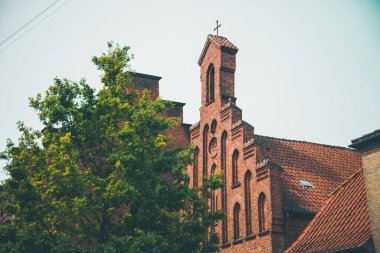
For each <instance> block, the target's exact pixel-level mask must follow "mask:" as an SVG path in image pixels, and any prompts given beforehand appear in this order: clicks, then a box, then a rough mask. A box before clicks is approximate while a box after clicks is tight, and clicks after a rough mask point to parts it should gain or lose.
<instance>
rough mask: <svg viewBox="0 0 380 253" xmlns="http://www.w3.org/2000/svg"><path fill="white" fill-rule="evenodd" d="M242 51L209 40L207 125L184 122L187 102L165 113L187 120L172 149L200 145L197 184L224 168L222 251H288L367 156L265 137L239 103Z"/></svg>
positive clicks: (219, 204) (175, 132)
mask: <svg viewBox="0 0 380 253" xmlns="http://www.w3.org/2000/svg"><path fill="white" fill-rule="evenodd" d="M237 52H238V48H237V47H236V46H235V45H233V44H232V43H231V42H230V41H229V40H228V39H226V38H224V37H220V36H213V35H209V36H208V37H207V40H206V43H205V45H204V48H203V50H202V52H201V56H200V59H199V61H198V64H199V66H200V77H201V97H202V99H201V101H202V102H201V107H200V120H199V122H198V123H195V124H193V125H192V126H189V125H187V124H184V123H183V105H184V104H182V103H178V102H174V105H175V106H174V108H172V109H170V110H169V111H167V112H166V113H165V115H166V116H170V117H173V116H174V117H178V118H179V121H180V122H179V125H178V126H177V127H175V128H172V129H170V130H168V132H167V134H168V135H170V136H172V140H171V142H170V143H169V147H176V146H188V145H189V144H192V145H193V146H194V147H195V150H196V152H195V156H194V159H195V161H194V166H193V167H190V168H189V171H188V173H189V177H190V186H199V185H201V183H202V177H203V176H205V175H210V174H212V173H217V172H219V171H221V170H223V171H224V181H225V187H224V188H223V189H220V190H217V191H216V192H215V193H214V194H213V195H214V196H213V200H212V201H211V206H210V208H212V209H216V210H220V209H224V210H225V212H226V214H227V216H226V218H225V219H224V220H223V221H220V222H219V223H218V224H217V226H216V227H215V228H214V229H215V232H216V233H218V235H219V238H220V252H222V253H227V252H234V253H235V252H242V253H243V252H244V253H245V252H284V250H285V249H286V248H288V247H289V246H290V245H291V244H292V243H293V242H294V241H296V239H297V238H298V236H299V235H300V234H301V232H302V231H303V230H304V229H305V227H307V226H308V224H309V222H310V221H311V220H312V219H313V217H314V215H315V213H316V212H317V211H318V210H319V209H320V207H321V206H322V203H323V201H325V200H326V198H327V197H328V194H330V193H331V192H332V191H333V190H334V189H335V188H336V187H338V186H339V184H340V183H342V182H344V181H345V180H346V179H347V178H349V176H351V175H352V174H353V173H354V172H355V171H356V170H358V169H359V168H360V167H361V157H360V154H359V152H356V151H354V150H352V149H348V148H342V147H335V146H329V145H323V144H315V143H310V142H304V141H294V140H286V139H279V138H273V137H267V136H261V135H257V134H256V133H255V129H254V127H253V126H252V125H251V124H249V123H247V122H245V121H244V120H242V119H243V113H242V110H241V109H240V108H239V107H238V106H237V104H236V98H235V70H236V54H237ZM135 78H137V79H136V80H137V81H136V83H138V85H139V86H140V87H142V88H146V89H150V90H152V97H154V98H155V97H157V96H159V86H158V80H159V77H155V76H149V75H144V74H135ZM142 88H138V89H142ZM194 177H196V178H194ZM303 181H305V182H307V183H310V187H308V186H305V185H302V184H301V182H303ZM237 228H238V229H237Z"/></svg>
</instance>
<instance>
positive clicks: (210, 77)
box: [189, 35, 256, 252]
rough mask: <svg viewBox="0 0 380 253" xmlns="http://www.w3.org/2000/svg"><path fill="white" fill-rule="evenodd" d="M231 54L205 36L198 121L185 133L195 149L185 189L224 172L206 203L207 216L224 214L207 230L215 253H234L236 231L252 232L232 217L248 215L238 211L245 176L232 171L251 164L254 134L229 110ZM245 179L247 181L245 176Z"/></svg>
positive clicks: (221, 40)
mask: <svg viewBox="0 0 380 253" xmlns="http://www.w3.org/2000/svg"><path fill="white" fill-rule="evenodd" d="M237 52H238V48H237V47H236V46H235V45H234V44H232V43H231V42H230V41H229V40H228V39H227V38H225V37H221V36H215V35H208V36H207V39H206V43H205V45H204V47H203V50H202V52H201V55H200V58H199V61H198V64H199V66H200V72H201V75H200V77H201V78H200V79H201V91H202V92H201V93H202V94H201V95H202V103H201V107H200V121H199V122H198V123H196V124H194V125H192V126H191V127H190V135H191V143H192V145H194V147H195V152H194V163H193V166H192V168H191V169H190V170H189V176H190V183H191V185H192V186H194V187H198V186H200V185H201V184H202V178H203V177H204V176H208V175H212V174H215V173H218V172H220V171H223V172H224V173H223V180H224V183H225V186H224V187H223V188H222V189H220V190H216V191H215V192H213V193H212V199H211V201H210V202H211V203H210V210H211V211H217V210H221V209H222V210H224V212H225V213H226V217H225V218H224V219H223V220H222V221H220V222H218V224H216V225H215V226H212V227H211V228H210V232H212V233H214V232H215V233H217V234H218V235H219V238H220V247H221V249H222V251H221V252H234V251H235V250H236V247H233V246H232V245H234V243H236V244H238V243H240V242H243V241H242V240H243V239H242V238H240V237H241V236H242V235H243V234H242V232H240V231H243V230H247V231H248V234H249V235H250V234H251V232H250V231H251V230H252V229H253V228H254V227H253V226H252V227H251V223H250V222H249V225H248V227H247V226H246V224H245V222H243V220H241V221H239V217H240V216H239V215H238V214H240V213H243V212H244V211H245V210H247V213H249V215H250V213H251V211H250V207H249V208H248V207H247V208H244V205H245V204H244V198H245V197H244V194H243V191H242V189H243V188H244V185H243V182H244V180H245V178H247V175H246V174H247V171H246V169H238V168H239V166H240V167H241V168H247V166H246V165H245V163H246V162H248V163H250V164H256V156H254V155H253V152H254V150H253V135H254V128H253V126H251V125H249V124H248V123H246V122H244V121H242V111H241V109H240V108H238V107H237V106H236V104H235V101H236V98H235V70H236V53H237ZM239 154H240V155H239ZM248 177H249V179H250V178H251V173H250V172H249V175H248ZM246 181H247V180H246ZM249 199H251V197H249ZM252 199H253V197H252ZM234 224H235V225H234ZM237 224H239V225H237ZM247 224H248V223H247ZM237 226H240V229H237ZM246 228H247V229H246ZM239 246H241V245H239Z"/></svg>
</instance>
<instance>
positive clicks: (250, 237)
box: [245, 234, 256, 241]
mask: <svg viewBox="0 0 380 253" xmlns="http://www.w3.org/2000/svg"><path fill="white" fill-rule="evenodd" d="M253 239H256V235H255V234H252V235H249V236H247V237H246V238H245V240H246V241H249V240H253Z"/></svg>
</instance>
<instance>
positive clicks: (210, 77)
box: [198, 34, 238, 107]
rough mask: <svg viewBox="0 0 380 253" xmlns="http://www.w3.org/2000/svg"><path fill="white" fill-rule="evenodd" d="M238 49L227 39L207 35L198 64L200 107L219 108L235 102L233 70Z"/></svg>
mask: <svg viewBox="0 0 380 253" xmlns="http://www.w3.org/2000/svg"><path fill="white" fill-rule="evenodd" d="M237 52H238V48H237V47H236V46H235V45H234V44H232V43H231V42H230V41H229V40H228V39H227V38H225V37H222V36H216V35H210V34H209V35H208V36H207V40H206V43H205V45H204V47H203V50H202V53H201V56H200V57H199V61H198V64H199V66H200V67H201V84H202V89H201V90H202V107H208V106H209V105H211V104H213V105H215V106H218V107H221V106H223V105H224V104H225V103H227V102H228V101H229V100H232V101H235V69H236V53H237Z"/></svg>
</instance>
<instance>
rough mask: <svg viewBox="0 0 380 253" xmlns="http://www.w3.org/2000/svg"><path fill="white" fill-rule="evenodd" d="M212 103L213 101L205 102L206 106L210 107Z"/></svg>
mask: <svg viewBox="0 0 380 253" xmlns="http://www.w3.org/2000/svg"><path fill="white" fill-rule="evenodd" d="M214 102H215V99H214V100H210V101H208V102H206V106H208V105H211V104H212V103H214Z"/></svg>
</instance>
